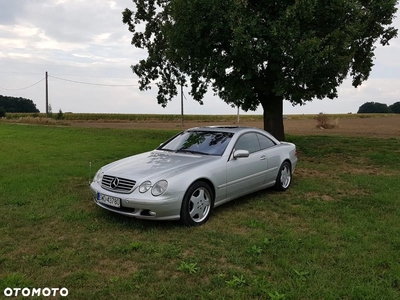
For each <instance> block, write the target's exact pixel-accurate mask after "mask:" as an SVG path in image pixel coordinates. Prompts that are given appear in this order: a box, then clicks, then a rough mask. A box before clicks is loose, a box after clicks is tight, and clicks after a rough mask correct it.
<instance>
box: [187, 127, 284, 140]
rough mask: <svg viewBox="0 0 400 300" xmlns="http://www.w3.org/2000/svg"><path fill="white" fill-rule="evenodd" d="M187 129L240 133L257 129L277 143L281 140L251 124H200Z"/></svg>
mask: <svg viewBox="0 0 400 300" xmlns="http://www.w3.org/2000/svg"><path fill="white" fill-rule="evenodd" d="M186 131H210V132H231V133H240V132H243V133H244V132H249V131H256V132H259V133H262V134H265V135H267V136H269V137H270V138H271V139H272V140H274V141H275V142H276V143H277V144H279V143H280V142H279V141H278V140H277V139H275V137H274V136H272V135H271V134H270V133H269V132H267V131H265V130H263V129H260V128H257V127H249V126H238V125H217V126H200V127H193V128H189V129H187V130H186Z"/></svg>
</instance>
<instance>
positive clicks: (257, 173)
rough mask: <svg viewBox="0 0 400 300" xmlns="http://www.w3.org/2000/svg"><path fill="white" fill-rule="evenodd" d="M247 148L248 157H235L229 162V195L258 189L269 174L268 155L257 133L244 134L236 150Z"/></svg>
mask: <svg viewBox="0 0 400 300" xmlns="http://www.w3.org/2000/svg"><path fill="white" fill-rule="evenodd" d="M236 150H247V151H249V156H248V157H240V158H234V157H233V154H232V155H231V157H230V159H229V161H228V162H227V197H228V198H233V197H234V198H236V197H239V196H240V195H244V194H247V193H249V192H250V191H252V190H256V189H258V188H259V187H260V186H261V185H262V184H263V183H264V182H265V178H266V174H267V167H268V165H267V157H266V155H265V150H262V149H261V147H260V143H259V140H258V138H257V134H256V133H254V132H251V133H245V134H243V135H242V136H241V137H240V138H239V139H238V140H237V142H236V144H235V147H234V151H236Z"/></svg>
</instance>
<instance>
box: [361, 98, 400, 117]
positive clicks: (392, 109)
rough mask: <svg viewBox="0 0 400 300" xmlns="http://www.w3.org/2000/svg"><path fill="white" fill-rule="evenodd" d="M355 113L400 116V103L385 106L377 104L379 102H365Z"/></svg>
mask: <svg viewBox="0 0 400 300" xmlns="http://www.w3.org/2000/svg"><path fill="white" fill-rule="evenodd" d="M357 113H358V114H369V113H375V114H388V113H394V114H400V101H399V102H396V103H393V104H392V105H389V106H388V105H387V104H384V103H379V102H366V103H364V104H363V105H361V106H360V108H359V109H358V112H357Z"/></svg>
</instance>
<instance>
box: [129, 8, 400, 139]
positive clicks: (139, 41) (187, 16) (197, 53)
mask: <svg viewBox="0 0 400 300" xmlns="http://www.w3.org/2000/svg"><path fill="white" fill-rule="evenodd" d="M133 2H134V4H135V5H136V9H135V10H130V9H125V11H124V12H123V22H124V23H126V24H127V25H128V29H129V31H131V32H132V33H133V38H132V44H133V45H134V46H136V47H139V48H144V49H147V51H148V57H147V58H146V59H143V60H141V61H139V63H138V64H136V65H134V66H132V69H133V71H134V72H135V73H136V74H137V75H138V76H139V78H140V85H141V89H142V90H146V89H148V88H150V84H151V82H152V81H155V80H157V82H158V83H157V85H158V88H159V90H158V96H157V99H158V102H159V103H160V104H162V105H163V106H165V105H166V104H167V103H168V101H170V100H171V99H172V98H173V97H174V96H175V95H177V85H180V84H186V83H187V81H188V82H189V83H190V85H191V95H192V96H193V98H194V99H195V100H197V101H199V102H200V103H202V102H201V101H202V99H203V96H204V94H205V93H206V91H207V87H208V86H211V87H212V89H213V91H214V92H215V93H216V94H217V95H219V97H220V98H221V99H223V100H224V101H225V102H227V103H231V104H235V105H240V106H241V108H242V109H244V110H255V109H256V108H257V107H258V106H259V105H261V106H262V107H263V109H264V128H265V129H266V130H268V131H270V132H271V133H272V134H273V135H274V136H275V137H277V138H278V139H280V140H284V138H285V136H284V129H283V121H282V109H283V100H288V101H290V102H291V103H292V104H293V105H302V104H305V103H306V102H307V101H311V100H313V99H323V98H326V97H327V98H331V99H333V98H335V97H337V87H338V86H339V85H340V84H341V83H342V82H343V80H344V79H345V78H346V77H347V76H351V77H352V80H353V86H354V87H357V86H359V85H360V84H361V83H362V82H363V81H364V80H366V79H367V78H368V76H369V74H370V71H371V68H372V66H373V58H374V50H375V48H376V45H377V42H380V43H381V44H382V45H387V44H388V43H389V41H390V40H391V39H392V38H393V37H395V36H397V30H396V29H394V28H393V27H391V26H390V25H391V23H392V21H393V18H394V14H395V12H396V11H397V9H396V4H397V0H322V1H321V0H279V1H276V0H147V1H146V0H133Z"/></svg>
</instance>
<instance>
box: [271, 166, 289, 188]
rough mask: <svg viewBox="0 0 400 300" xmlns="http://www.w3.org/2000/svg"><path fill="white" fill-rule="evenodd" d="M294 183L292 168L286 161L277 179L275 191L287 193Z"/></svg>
mask: <svg viewBox="0 0 400 300" xmlns="http://www.w3.org/2000/svg"><path fill="white" fill-rule="evenodd" d="M291 183H292V166H291V165H290V163H289V162H288V161H284V162H283V163H282V165H281V168H280V169H279V172H278V176H277V177H276V183H275V189H276V190H278V191H286V190H287V189H288V188H289V186H290V184H291Z"/></svg>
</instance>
